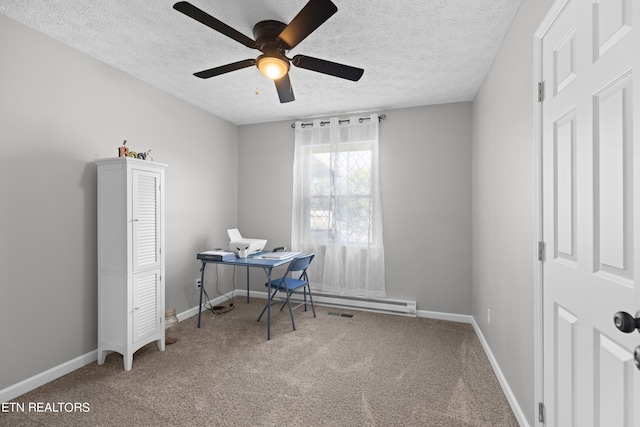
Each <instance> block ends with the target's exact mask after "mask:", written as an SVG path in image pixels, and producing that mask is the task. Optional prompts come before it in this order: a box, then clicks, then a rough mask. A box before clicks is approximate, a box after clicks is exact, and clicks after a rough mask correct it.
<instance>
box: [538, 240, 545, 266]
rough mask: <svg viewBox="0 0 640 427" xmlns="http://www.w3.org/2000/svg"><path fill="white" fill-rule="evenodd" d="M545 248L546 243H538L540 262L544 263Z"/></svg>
mask: <svg viewBox="0 0 640 427" xmlns="http://www.w3.org/2000/svg"><path fill="white" fill-rule="evenodd" d="M544 256H545V246H544V242H538V261H544Z"/></svg>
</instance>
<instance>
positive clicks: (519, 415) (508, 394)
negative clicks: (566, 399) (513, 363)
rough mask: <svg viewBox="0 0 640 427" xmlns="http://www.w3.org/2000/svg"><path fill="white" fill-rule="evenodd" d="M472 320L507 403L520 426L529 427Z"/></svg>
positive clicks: (473, 320)
mask: <svg viewBox="0 0 640 427" xmlns="http://www.w3.org/2000/svg"><path fill="white" fill-rule="evenodd" d="M471 319H472V322H471V324H472V325H473V329H474V330H475V331H476V335H477V336H478V339H479V340H480V343H481V344H482V347H483V348H484V352H485V353H486V354H487V357H488V358H489V362H490V363H491V367H492V368H493V372H495V374H496V377H498V381H499V382H500V386H501V387H502V391H503V392H504V394H505V396H506V397H507V401H508V402H509V405H510V406H511V410H512V411H513V414H514V415H515V416H516V419H517V420H518V424H519V425H520V426H521V427H529V423H528V422H527V417H526V416H525V415H524V412H522V408H521V407H520V404H519V403H518V401H517V400H516V397H515V396H514V394H513V391H512V390H511V387H509V383H508V382H507V379H506V378H505V376H504V374H503V373H502V370H501V369H500V365H498V361H497V360H496V358H495V357H494V356H493V353H492V352H491V348H489V344H488V343H487V340H486V339H485V338H484V335H483V334H482V330H481V329H480V327H479V326H478V324H477V323H476V319H474V318H473V317H472V318H471Z"/></svg>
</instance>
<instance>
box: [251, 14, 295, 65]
mask: <svg viewBox="0 0 640 427" xmlns="http://www.w3.org/2000/svg"><path fill="white" fill-rule="evenodd" d="M286 26H287V25H286V24H283V23H282V22H278V21H271V20H268V21H260V22H258V23H257V24H256V25H255V26H254V27H253V38H254V39H255V41H256V46H257V48H258V49H259V50H260V51H261V52H262V53H264V54H265V55H272V54H277V55H282V56H284V51H285V49H286V46H285V45H284V44H283V43H281V42H280V41H279V40H278V35H279V34H280V33H281V32H282V30H284V29H285V28H286Z"/></svg>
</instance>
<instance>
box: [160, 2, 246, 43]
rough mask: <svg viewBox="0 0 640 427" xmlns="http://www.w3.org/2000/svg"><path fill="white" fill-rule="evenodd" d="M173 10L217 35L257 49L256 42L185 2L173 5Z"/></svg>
mask: <svg viewBox="0 0 640 427" xmlns="http://www.w3.org/2000/svg"><path fill="white" fill-rule="evenodd" d="M173 8H174V9H175V10H177V11H178V12H182V13H184V14H185V15H187V16H188V17H190V18H193V19H195V20H196V21H198V22H200V23H202V24H204V25H206V26H207V27H209V28H213V29H214V30H216V31H218V32H219V33H222V34H224V35H225V36H227V37H230V38H232V39H234V40H235V41H237V42H239V43H242V44H243V45H245V46H247V47H250V48H252V49H257V47H256V42H255V41H254V40H253V39H251V38H249V37H247V36H245V35H244V34H242V33H241V32H240V31H238V30H235V29H233V28H231V27H230V26H228V25H227V24H225V23H224V22H222V21H219V20H217V19H216V18H214V17H213V16H211V15H209V14H208V13H206V12H204V11H202V10H200V9H198V8H197V7H195V6H194V5H192V4H191V3H189V2H186V1H180V2H178V3H176V4H174V5H173Z"/></svg>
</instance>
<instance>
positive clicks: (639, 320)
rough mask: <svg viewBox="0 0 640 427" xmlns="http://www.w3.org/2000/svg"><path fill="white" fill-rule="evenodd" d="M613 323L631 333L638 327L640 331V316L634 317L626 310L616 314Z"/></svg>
mask: <svg viewBox="0 0 640 427" xmlns="http://www.w3.org/2000/svg"><path fill="white" fill-rule="evenodd" d="M637 315H638V313H636V316H637ZM613 323H615V325H616V328H618V329H620V330H621V331H622V332H625V333H631V332H633V331H635V330H636V329H638V332H640V317H633V316H632V315H630V314H629V313H627V312H625V311H619V312H617V313H616V314H614V315H613Z"/></svg>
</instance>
